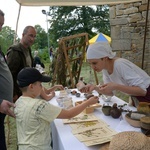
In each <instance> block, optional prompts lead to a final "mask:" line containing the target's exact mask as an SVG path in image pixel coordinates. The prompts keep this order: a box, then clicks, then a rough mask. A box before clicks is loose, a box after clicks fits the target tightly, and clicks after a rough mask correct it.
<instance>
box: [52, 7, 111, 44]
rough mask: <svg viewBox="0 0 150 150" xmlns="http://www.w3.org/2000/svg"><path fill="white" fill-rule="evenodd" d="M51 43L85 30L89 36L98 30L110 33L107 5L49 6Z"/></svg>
mask: <svg viewBox="0 0 150 150" xmlns="http://www.w3.org/2000/svg"><path fill="white" fill-rule="evenodd" d="M49 15H50V16H51V20H49V22H50V24H51V27H50V29H49V34H50V37H51V43H52V42H53V43H56V41H57V40H58V39H59V38H61V37H65V36H70V35H74V34H78V33H83V32H86V33H88V34H89V38H91V37H93V36H94V35H96V34H97V33H99V32H103V33H105V34H107V35H110V24H109V8H108V6H71V7H70V6H69V7H66V6H63V7H56V6H53V7H50V8H49Z"/></svg>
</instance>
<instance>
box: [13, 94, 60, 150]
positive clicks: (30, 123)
mask: <svg viewBox="0 0 150 150" xmlns="http://www.w3.org/2000/svg"><path fill="white" fill-rule="evenodd" d="M61 110H62V108H59V107H56V106H54V105H52V104H49V103H48V102H46V101H45V100H41V99H33V98H30V97H24V96H21V97H20V98H19V99H18V100H17V101H16V107H15V109H14V112H15V115H16V125H17V136H18V146H19V150H51V149H52V148H51V146H50V144H51V136H50V133H51V129H50V123H51V122H52V121H53V120H54V119H55V118H57V116H58V115H59V114H60V112H61Z"/></svg>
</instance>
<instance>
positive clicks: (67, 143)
mask: <svg viewBox="0 0 150 150" xmlns="http://www.w3.org/2000/svg"><path fill="white" fill-rule="evenodd" d="M93 94H94V95H97V93H96V92H94V93H93ZM58 96H59V92H56V96H55V97H54V98H53V99H52V100H50V101H49V102H50V103H51V104H54V105H56V106H58V104H57V102H56V98H57V97H58ZM69 96H71V97H72V100H73V102H76V101H80V100H83V99H85V97H84V94H83V93H82V94H81V96H80V97H79V98H77V97H76V96H72V95H71V94H69ZM99 101H100V104H102V105H103V104H104V103H105V102H104V101H103V100H102V99H101V98H99ZM108 103H109V105H112V104H113V103H117V104H118V105H122V104H125V102H124V101H123V100H121V99H119V98H117V97H115V96H113V97H112V99H111V101H110V102H108ZM124 109H130V110H133V111H136V108H135V107H132V106H128V105H127V106H125V107H124ZM125 114H126V113H125V112H123V113H122V119H121V118H118V119H114V118H112V117H111V116H105V115H104V114H103V113H102V110H101V107H100V108H96V109H95V111H94V115H95V116H97V117H98V118H100V119H102V120H104V121H105V122H106V123H107V124H108V125H109V126H110V128H112V129H114V130H115V131H117V132H122V131H138V132H140V128H134V127H132V126H130V125H129V124H128V123H127V122H126V120H125V118H124V116H125ZM51 128H52V138H53V149H54V150H99V149H100V145H96V146H90V147H87V146H85V145H84V144H83V143H82V142H80V141H79V140H78V139H77V138H76V137H75V136H74V135H73V134H72V132H71V127H70V126H69V125H66V124H65V125H64V124H63V122H62V120H61V119H55V120H54V122H53V123H52V124H51Z"/></svg>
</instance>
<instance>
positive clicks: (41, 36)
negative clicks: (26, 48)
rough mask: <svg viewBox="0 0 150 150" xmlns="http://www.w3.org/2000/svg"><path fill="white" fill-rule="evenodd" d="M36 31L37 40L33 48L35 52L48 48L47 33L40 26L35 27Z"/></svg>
mask: <svg viewBox="0 0 150 150" xmlns="http://www.w3.org/2000/svg"><path fill="white" fill-rule="evenodd" d="M35 29H36V39H35V42H34V45H33V46H32V48H33V49H35V50H38V49H44V48H46V47H47V45H48V41H47V33H46V32H45V30H44V29H43V28H42V27H41V26H40V25H35Z"/></svg>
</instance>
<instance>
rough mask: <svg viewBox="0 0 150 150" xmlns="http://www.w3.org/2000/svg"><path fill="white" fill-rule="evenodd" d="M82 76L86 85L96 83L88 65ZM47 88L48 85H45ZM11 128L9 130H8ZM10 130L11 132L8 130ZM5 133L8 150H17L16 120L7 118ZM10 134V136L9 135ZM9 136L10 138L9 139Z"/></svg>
mask: <svg viewBox="0 0 150 150" xmlns="http://www.w3.org/2000/svg"><path fill="white" fill-rule="evenodd" d="M45 67H46V72H47V73H48V69H49V64H45ZM80 76H82V77H83V79H84V81H85V82H86V83H96V81H95V76H94V72H93V71H92V69H91V68H90V66H89V65H88V64H87V63H83V66H82V71H81V74H80ZM97 77H98V81H99V83H102V74H101V73H97ZM45 86H46V85H45ZM116 96H118V97H120V98H121V99H123V100H124V101H128V99H129V96H127V95H125V94H122V93H120V92H117V93H116ZM8 126H9V128H8ZM8 129H10V130H8ZM5 133H6V144H7V150H17V133H16V123H15V119H14V118H12V117H8V116H7V117H6V119H5ZM8 133H9V134H8ZM8 135H9V137H8Z"/></svg>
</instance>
